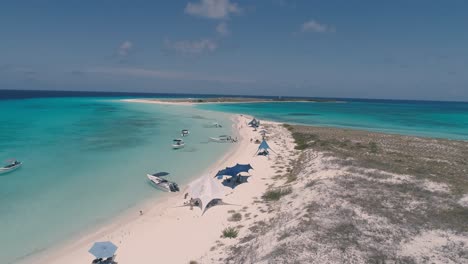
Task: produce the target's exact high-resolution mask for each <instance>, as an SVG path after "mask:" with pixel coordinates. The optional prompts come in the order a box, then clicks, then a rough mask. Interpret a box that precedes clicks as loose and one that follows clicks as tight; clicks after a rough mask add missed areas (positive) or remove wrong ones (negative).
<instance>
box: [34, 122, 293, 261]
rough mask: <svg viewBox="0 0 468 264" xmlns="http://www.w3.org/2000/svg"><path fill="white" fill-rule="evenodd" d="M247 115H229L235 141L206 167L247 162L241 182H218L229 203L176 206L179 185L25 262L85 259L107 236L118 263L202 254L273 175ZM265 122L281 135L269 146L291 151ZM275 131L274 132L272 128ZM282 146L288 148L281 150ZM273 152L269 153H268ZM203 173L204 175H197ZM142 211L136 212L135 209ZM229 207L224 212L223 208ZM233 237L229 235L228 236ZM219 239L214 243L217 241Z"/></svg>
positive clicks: (180, 201) (215, 168)
mask: <svg viewBox="0 0 468 264" xmlns="http://www.w3.org/2000/svg"><path fill="white" fill-rule="evenodd" d="M249 120H250V119H249V118H248V117H246V116H235V126H236V127H235V129H237V130H238V136H239V142H238V143H237V144H236V146H234V147H233V149H232V150H231V151H230V152H229V153H228V154H227V155H226V156H224V157H223V158H222V159H221V160H218V161H217V162H215V164H214V165H213V166H212V167H211V168H209V169H208V170H207V172H206V173H209V174H210V175H211V176H213V175H214V174H215V173H216V172H217V171H218V170H220V169H223V168H225V167H227V166H232V165H235V164H236V163H241V164H246V163H250V164H251V165H252V167H253V168H254V170H251V173H250V174H251V177H250V178H249V180H248V183H247V184H241V185H239V186H238V187H236V188H235V190H232V189H231V188H229V187H224V186H223V188H224V189H225V193H226V196H225V198H224V199H223V201H224V202H226V203H229V204H232V205H220V206H215V207H212V208H209V209H208V210H207V211H206V213H205V214H204V215H203V216H202V212H201V210H200V209H199V208H197V207H195V208H193V210H191V209H190V207H179V206H181V205H183V204H184V202H186V201H187V200H185V199H184V194H185V193H186V192H187V187H185V186H184V187H183V188H182V190H181V192H180V193H179V194H176V195H173V194H168V195H167V197H166V198H165V199H162V200H161V199H160V200H159V201H157V202H155V203H154V204H149V203H147V204H146V205H144V206H142V207H141V208H135V211H134V213H130V214H128V215H126V216H125V217H121V218H119V219H118V220H116V221H115V222H113V223H111V224H109V225H107V226H106V227H104V228H102V229H101V230H98V231H96V232H91V233H90V234H83V236H82V237H81V238H79V239H77V240H76V241H71V242H70V243H67V245H66V246H63V247H61V248H59V249H56V250H50V251H47V252H44V254H39V256H34V260H33V261H32V260H27V262H28V263H29V261H31V262H30V263H48V264H50V263H80V264H82V263H91V261H92V260H93V256H92V255H91V254H89V253H88V249H89V248H90V247H91V246H92V245H93V243H94V242H96V241H108V240H109V241H112V242H113V243H115V244H116V245H117V246H118V250H117V253H116V259H115V260H116V261H117V262H118V263H155V261H157V262H158V263H188V262H189V261H191V260H198V259H200V258H202V257H204V258H206V257H208V256H209V254H210V248H211V247H212V246H214V245H215V244H216V243H217V242H216V241H218V240H222V243H224V244H229V243H230V239H228V238H220V236H221V234H222V230H223V229H224V228H226V227H229V226H233V224H234V223H232V222H229V221H228V218H229V215H230V212H232V210H235V211H239V210H241V209H243V210H244V212H245V211H250V210H249V207H252V209H253V206H251V205H252V204H253V203H254V200H255V199H256V198H258V197H260V196H261V195H262V194H263V193H264V192H265V190H266V189H267V187H268V185H269V184H270V182H271V177H272V176H273V175H274V171H273V168H271V166H272V164H273V161H274V159H272V158H269V157H265V156H255V155H254V154H255V152H256V150H257V148H258V144H255V143H253V142H251V140H250V139H261V136H260V134H259V133H258V132H257V131H253V129H252V128H251V127H248V126H247V123H248V121H249ZM268 124H270V125H271V126H270V128H269V129H270V130H271V129H272V128H275V129H278V131H279V132H281V131H282V132H283V133H275V135H276V137H278V136H279V135H281V137H283V138H282V141H284V142H287V144H286V145H278V144H275V143H274V142H273V141H270V142H269V143H270V146H271V147H272V149H274V150H275V151H276V152H277V153H281V152H285V151H291V150H292V149H293V146H294V143H293V140H292V138H291V137H290V136H289V133H288V132H287V130H286V129H284V128H282V127H281V126H280V125H279V124H274V123H271V122H270V123H268ZM278 131H276V132H278ZM284 146H287V148H288V149H284ZM272 155H275V154H272ZM201 176H204V175H201ZM140 209H141V210H142V211H143V215H141V216H140V215H139V210H140ZM228 211H229V212H228ZM252 213H254V214H255V220H259V219H261V218H262V217H263V216H262V213H261V212H254V211H252ZM232 241H234V240H232ZM218 243H219V242H218Z"/></svg>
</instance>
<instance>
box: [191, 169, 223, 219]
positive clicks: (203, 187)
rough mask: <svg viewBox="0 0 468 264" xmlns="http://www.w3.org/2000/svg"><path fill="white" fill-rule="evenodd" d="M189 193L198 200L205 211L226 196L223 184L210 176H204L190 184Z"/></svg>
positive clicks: (195, 200) (194, 199) (194, 200)
mask: <svg viewBox="0 0 468 264" xmlns="http://www.w3.org/2000/svg"><path fill="white" fill-rule="evenodd" d="M189 194H190V197H191V198H192V199H193V202H198V206H199V207H200V209H201V210H202V214H203V213H205V211H206V210H207V209H208V208H209V207H211V206H214V205H216V204H220V203H222V201H221V200H222V199H223V197H224V191H223V186H222V185H221V184H220V183H219V182H218V181H216V180H215V179H213V178H212V177H210V176H205V177H202V178H200V179H198V180H196V181H194V182H192V183H191V184H190V186H189Z"/></svg>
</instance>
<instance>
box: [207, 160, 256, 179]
mask: <svg viewBox="0 0 468 264" xmlns="http://www.w3.org/2000/svg"><path fill="white" fill-rule="evenodd" d="M251 169H253V168H252V166H251V165H250V164H239V163H237V164H236V165H234V166H233V167H227V168H226V169H224V170H220V171H218V173H216V176H217V177H218V179H221V178H223V176H224V175H226V176H233V177H234V176H237V175H238V174H239V173H241V172H249V170H251ZM216 176H215V177H216Z"/></svg>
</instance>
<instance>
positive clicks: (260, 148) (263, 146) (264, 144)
mask: <svg viewBox="0 0 468 264" xmlns="http://www.w3.org/2000/svg"><path fill="white" fill-rule="evenodd" d="M269 150H271V151H273V149H271V148H270V145H268V143H267V142H266V140H263V141H262V143H260V146H258V149H257V152H255V154H258V153H259V152H260V151H266V152H267V153H268V152H269ZM273 152H274V151H273Z"/></svg>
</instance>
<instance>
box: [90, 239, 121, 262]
mask: <svg viewBox="0 0 468 264" xmlns="http://www.w3.org/2000/svg"><path fill="white" fill-rule="evenodd" d="M115 251H117V246H116V245H114V243H112V242H110V241H105V242H96V243H94V245H93V246H92V247H91V248H90V249H89V250H88V252H89V253H91V254H93V255H94V256H95V257H96V258H110V257H113V256H114V254H115Z"/></svg>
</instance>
